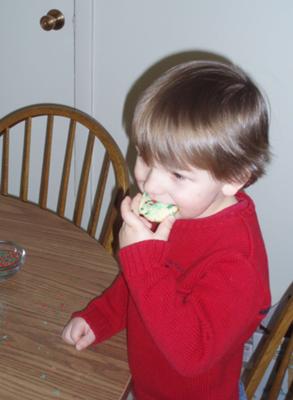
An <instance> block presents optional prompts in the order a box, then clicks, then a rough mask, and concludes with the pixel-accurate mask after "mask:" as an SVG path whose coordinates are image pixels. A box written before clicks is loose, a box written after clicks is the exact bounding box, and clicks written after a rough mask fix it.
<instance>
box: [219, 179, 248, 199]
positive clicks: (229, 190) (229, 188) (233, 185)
mask: <svg viewBox="0 0 293 400" xmlns="http://www.w3.org/2000/svg"><path fill="white" fill-rule="evenodd" d="M244 185H245V183H242V182H229V183H228V182H227V183H224V184H223V186H222V192H223V194H224V195H225V196H234V195H235V194H236V193H237V192H238V191H239V190H240V189H241V188H242V187H243V186H244Z"/></svg>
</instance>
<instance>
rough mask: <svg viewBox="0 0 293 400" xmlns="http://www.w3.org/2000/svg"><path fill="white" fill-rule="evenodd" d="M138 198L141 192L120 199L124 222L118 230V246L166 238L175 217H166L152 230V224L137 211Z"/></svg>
mask: <svg viewBox="0 0 293 400" xmlns="http://www.w3.org/2000/svg"><path fill="white" fill-rule="evenodd" d="M140 199H141V194H138V195H136V196H135V197H134V198H133V200H131V199H130V197H128V196H127V197H125V199H124V200H123V201H122V204H121V215H122V218H123V221H124V222H123V225H122V227H121V229H120V232H119V243H120V248H123V247H126V246H129V245H131V244H133V243H137V242H141V241H143V240H151V239H152V240H168V237H169V234H170V231H171V228H172V225H173V223H174V222H175V217H173V216H170V217H167V218H166V219H164V221H162V222H161V223H160V224H159V226H158V228H157V230H156V232H152V230H151V226H152V224H151V223H150V222H149V221H147V220H146V219H145V218H143V217H141V216H140V215H139V213H138V208H139V203H140Z"/></svg>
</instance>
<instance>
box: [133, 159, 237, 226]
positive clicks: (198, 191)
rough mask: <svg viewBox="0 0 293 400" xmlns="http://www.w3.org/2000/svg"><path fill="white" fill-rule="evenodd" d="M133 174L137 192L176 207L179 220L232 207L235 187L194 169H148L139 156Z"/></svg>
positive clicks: (158, 165) (161, 167) (202, 215)
mask: <svg viewBox="0 0 293 400" xmlns="http://www.w3.org/2000/svg"><path fill="white" fill-rule="evenodd" d="M134 175H135V179H136V182H137V184H138V187H139V189H140V191H141V192H147V193H148V194H149V195H150V197H151V199H152V200H155V201H161V202H163V203H171V204H176V205H177V206H178V208H179V214H178V216H179V218H183V219H193V218H202V217H207V216H209V215H212V214H215V213H217V212H219V211H221V210H222V209H224V208H226V207H228V206H229V205H231V204H234V203H235V202H236V200H235V198H234V194H235V193H236V192H237V190H238V188H239V187H238V186H237V187H235V188H234V186H233V185H231V184H227V183H223V182H220V181H218V180H216V179H214V178H213V177H212V176H211V174H210V173H209V172H208V171H205V170H202V169H197V168H194V167H191V168H190V169H188V170H177V169H174V170H170V169H167V168H165V167H164V166H162V165H160V164H155V165H152V166H148V165H147V164H145V162H144V161H143V159H142V158H141V157H140V156H138V157H137V159H136V164H135V169H134Z"/></svg>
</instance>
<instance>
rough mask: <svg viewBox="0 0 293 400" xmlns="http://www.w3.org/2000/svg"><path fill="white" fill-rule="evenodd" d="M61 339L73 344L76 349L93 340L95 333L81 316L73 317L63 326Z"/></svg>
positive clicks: (89, 343) (83, 347)
mask: <svg viewBox="0 0 293 400" xmlns="http://www.w3.org/2000/svg"><path fill="white" fill-rule="evenodd" d="M62 339H63V340H64V341H65V342H66V343H68V344H72V345H73V346H75V348H76V350H83V349H85V348H86V347H88V346H89V345H91V344H92V343H93V342H94V341H95V340H96V337H95V334H94V332H93V331H92V329H91V328H90V326H89V325H88V323H87V322H86V321H85V320H84V319H83V318H81V317H75V318H73V319H72V320H71V321H69V323H68V324H67V325H66V326H65V328H64V330H63V332H62Z"/></svg>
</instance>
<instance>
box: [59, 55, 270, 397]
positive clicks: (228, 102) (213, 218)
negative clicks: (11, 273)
mask: <svg viewBox="0 0 293 400" xmlns="http://www.w3.org/2000/svg"><path fill="white" fill-rule="evenodd" d="M133 139H134V143H135V145H136V148H137V152H138V155H137V161H136V165H135V178H136V181H137V184H138V187H139V189H140V191H141V192H147V193H148V194H149V195H150V197H151V199H152V200H154V201H160V202H163V203H171V204H176V205H177V207H178V209H179V211H178V213H177V215H176V217H167V218H166V219H165V220H163V222H161V223H160V224H159V225H158V227H157V229H155V230H154V229H152V227H151V224H150V223H149V222H148V221H146V220H145V219H144V218H143V217H141V216H140V215H139V211H138V208H139V202H140V199H141V194H138V195H137V196H135V198H134V199H132V200H131V199H130V198H129V197H126V198H125V199H124V201H123V202H122V206H121V213H122V217H123V220H124V223H123V226H122V228H121V231H120V235H119V240H120V253H119V258H120V263H121V274H120V275H119V276H118V278H117V279H116V281H115V282H114V283H113V285H112V286H111V287H110V288H109V289H108V290H107V291H106V292H105V293H104V294H103V295H101V296H99V297H97V298H96V299H94V300H93V301H92V302H91V303H90V304H89V305H88V306H87V308H86V309H85V310H83V311H81V312H78V313H75V314H74V317H73V319H72V320H71V321H70V322H69V324H68V325H67V326H66V327H65V329H64V332H63V338H64V340H65V341H66V342H68V343H70V344H73V345H75V346H76V348H77V349H78V350H81V349H83V348H85V347H87V346H88V345H90V344H92V343H98V342H101V341H102V340H105V339H107V338H109V337H110V336H111V335H114V334H115V333H116V332H118V331H120V330H121V329H124V328H125V327H126V328H127V333H128V356H129V364H130V369H131V373H132V379H133V390H134V395H135V398H136V399H137V400H195V399H198V400H238V399H239V398H243V397H242V396H243V393H242V394H241V392H240V391H239V381H240V370H241V364H242V353H243V345H244V343H245V342H246V340H247V339H248V338H249V337H250V336H251V335H252V333H253V332H254V330H255V329H256V327H257V326H258V325H259V323H260V321H261V320H262V319H263V317H264V316H265V314H266V313H267V311H268V309H269V307H270V290H269V277H268V266H267V256H266V252H265V248H264V243H263V239H262V235H261V232H260V228H259V225H258V221H257V216H256V212H255V208H254V204H253V202H252V200H251V199H250V198H249V197H248V195H247V194H245V193H244V192H243V191H242V189H243V188H244V187H247V186H248V185H250V184H252V183H253V182H255V181H256V180H257V179H258V178H259V177H260V176H261V175H262V174H263V173H264V169H265V165H266V163H267V162H268V160H269V143H268V116H267V109H266V105H265V101H264V99H263V97H262V95H261V93H260V91H259V90H258V89H257V87H256V86H255V85H254V83H253V82H252V81H251V80H250V78H248V77H247V76H246V75H245V74H244V72H243V71H241V70H240V69H239V68H237V67H235V66H232V65H225V64H221V63H216V62H196V61H194V62H189V63H186V64H182V65H179V66H176V67H174V68H172V69H171V70H169V71H167V72H166V73H165V74H164V75H163V76H162V77H161V78H159V79H158V80H157V81H155V82H154V83H153V84H152V85H151V86H150V88H149V89H148V90H147V91H146V92H145V93H144V94H143V96H142V98H141V99H140V101H139V103H138V105H137V108H136V111H135V115H134V120H133ZM242 390H243V388H241V391H242ZM240 396H241V397H240Z"/></svg>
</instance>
